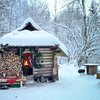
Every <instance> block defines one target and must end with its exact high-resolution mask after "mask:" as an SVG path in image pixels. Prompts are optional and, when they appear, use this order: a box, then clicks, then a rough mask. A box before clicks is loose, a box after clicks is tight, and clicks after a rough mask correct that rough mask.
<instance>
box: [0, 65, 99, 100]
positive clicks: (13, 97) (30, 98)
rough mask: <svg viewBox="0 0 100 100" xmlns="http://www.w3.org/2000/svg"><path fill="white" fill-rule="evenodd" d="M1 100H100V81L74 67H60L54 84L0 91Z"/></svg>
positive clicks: (33, 85) (32, 85)
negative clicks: (58, 77)
mask: <svg viewBox="0 0 100 100" xmlns="http://www.w3.org/2000/svg"><path fill="white" fill-rule="evenodd" d="M0 98H2V99H1V100H100V80H98V79H96V77H95V76H87V75H81V76H80V75H79V74H78V73H77V68H74V67H73V66H72V65H63V66H61V67H60V79H59V81H57V82H54V83H43V84H40V83H39V84H33V83H32V84H30V86H26V87H23V88H13V89H8V90H0Z"/></svg>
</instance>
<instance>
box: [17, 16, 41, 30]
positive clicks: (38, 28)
mask: <svg viewBox="0 0 100 100" xmlns="http://www.w3.org/2000/svg"><path fill="white" fill-rule="evenodd" d="M28 23H31V24H32V26H34V27H35V28H36V29H37V30H39V31H40V30H42V29H41V28H40V27H39V26H38V25H37V24H36V23H35V22H34V21H33V19H32V18H30V17H29V18H27V19H26V20H25V21H24V22H23V24H22V25H21V26H20V27H19V28H17V29H16V30H22V29H23V28H24V27H25V26H26V25H27V24H28Z"/></svg>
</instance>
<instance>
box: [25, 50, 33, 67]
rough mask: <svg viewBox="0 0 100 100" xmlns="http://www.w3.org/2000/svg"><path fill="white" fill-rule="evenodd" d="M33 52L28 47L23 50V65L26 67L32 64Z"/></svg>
mask: <svg viewBox="0 0 100 100" xmlns="http://www.w3.org/2000/svg"><path fill="white" fill-rule="evenodd" d="M32 61H33V58H32V52H31V51H29V50H28V49H25V51H24V52H23V65H24V66H25V67H30V66H32Z"/></svg>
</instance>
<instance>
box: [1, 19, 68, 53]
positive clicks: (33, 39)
mask: <svg viewBox="0 0 100 100" xmlns="http://www.w3.org/2000/svg"><path fill="white" fill-rule="evenodd" d="M29 22H30V23H31V24H32V25H35V26H34V27H35V28H36V29H38V30H35V31H30V30H24V29H23V28H24V27H25V25H27V24H25V23H29ZM19 30H20V31H19ZM0 44H9V45H10V46H56V45H58V46H59V48H60V49H61V50H62V51H63V52H64V53H65V54H66V55H68V53H67V49H66V47H65V45H64V44H63V43H62V42H61V41H60V40H59V39H58V38H57V37H55V36H54V35H53V34H50V33H48V32H46V31H43V30H42V29H40V28H39V27H38V26H37V25H36V24H35V23H34V21H33V20H32V19H31V18H28V19H27V20H26V21H25V22H24V24H23V25H21V27H19V28H17V29H16V30H15V31H13V32H11V33H8V34H6V35H4V36H3V37H1V38H0Z"/></svg>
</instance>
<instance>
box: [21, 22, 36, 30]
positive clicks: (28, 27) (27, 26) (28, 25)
mask: <svg viewBox="0 0 100 100" xmlns="http://www.w3.org/2000/svg"><path fill="white" fill-rule="evenodd" d="M23 30H29V31H37V29H36V28H35V27H34V26H33V25H32V24H31V23H30V22H28V23H27V24H26V25H25V27H23V28H22V29H21V30H20V31H23Z"/></svg>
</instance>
